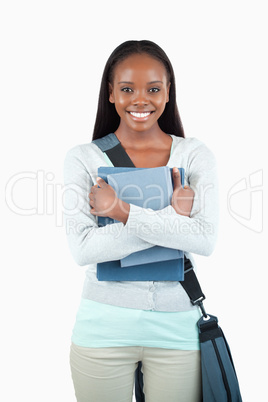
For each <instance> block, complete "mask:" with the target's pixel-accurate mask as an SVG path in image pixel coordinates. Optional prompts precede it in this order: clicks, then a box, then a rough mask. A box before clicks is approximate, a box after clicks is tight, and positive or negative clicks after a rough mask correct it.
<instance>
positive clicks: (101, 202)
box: [89, 177, 130, 224]
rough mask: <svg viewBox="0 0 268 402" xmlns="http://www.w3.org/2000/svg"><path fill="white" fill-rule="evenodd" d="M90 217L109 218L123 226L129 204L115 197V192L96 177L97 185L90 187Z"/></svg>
mask: <svg viewBox="0 0 268 402" xmlns="http://www.w3.org/2000/svg"><path fill="white" fill-rule="evenodd" d="M89 199H90V202H89V204H90V206H91V207H92V208H91V211H90V212H91V213H92V215H97V216H104V217H107V216H108V217H110V218H112V219H116V220H118V221H121V222H123V223H124V224H125V223H126V221H127V218H128V214H129V209H130V207H129V204H127V203H126V202H124V201H122V200H120V199H119V198H118V197H117V194H116V192H115V190H114V189H113V188H112V187H111V186H110V185H109V184H107V183H106V181H104V180H103V179H101V178H100V177H97V184H95V186H92V187H91V191H90V193H89Z"/></svg>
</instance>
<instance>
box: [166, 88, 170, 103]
mask: <svg viewBox="0 0 268 402" xmlns="http://www.w3.org/2000/svg"><path fill="white" fill-rule="evenodd" d="M169 90H170V83H169V84H168V87H167V101H166V103H168V101H169Z"/></svg>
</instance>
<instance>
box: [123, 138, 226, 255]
mask: <svg viewBox="0 0 268 402" xmlns="http://www.w3.org/2000/svg"><path fill="white" fill-rule="evenodd" d="M186 174H187V181H188V184H189V186H190V187H191V188H192V189H193V190H194V192H195V196H194V202H193V207H192V211H191V215H190V217H187V216H182V215H179V214H177V213H176V211H175V209H174V208H173V207H172V206H171V205H169V206H168V207H166V208H164V209H162V210H158V211H153V210H151V209H146V208H141V207H138V206H135V205H133V204H130V212H129V217H128V220H127V222H126V224H125V227H126V228H127V229H128V232H129V233H132V234H135V235H136V236H138V237H139V238H140V239H143V240H146V241H148V242H150V243H153V244H155V245H159V246H163V247H170V248H175V249H179V250H183V251H186V252H190V253H191V252H192V253H196V254H201V255H205V256H208V255H210V254H211V253H212V252H213V250H214V247H215V243H216V238H217V231H218V183H217V168H216V160H215V157H214V155H213V153H212V152H211V151H210V150H209V149H208V148H207V147H206V146H205V145H204V144H203V143H199V145H198V146H197V147H196V148H194V149H193V150H192V151H191V152H190V153H189V157H188V163H187V168H186Z"/></svg>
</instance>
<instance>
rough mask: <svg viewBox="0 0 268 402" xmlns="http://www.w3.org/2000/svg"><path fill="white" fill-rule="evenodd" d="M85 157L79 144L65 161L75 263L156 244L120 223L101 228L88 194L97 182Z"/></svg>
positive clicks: (112, 257)
mask: <svg viewBox="0 0 268 402" xmlns="http://www.w3.org/2000/svg"><path fill="white" fill-rule="evenodd" d="M89 157H90V155H89ZM83 159H84V158H83V153H82V151H80V146H76V147H74V148H72V149H70V150H69V151H68V152H67V154H66V156H65V160H64V192H63V194H64V196H63V197H64V199H63V205H64V208H63V214H64V226H65V232H66V235H67V240H68V244H69V248H70V251H71V254H72V256H73V258H74V260H75V261H76V263H77V264H78V265H87V264H93V263H98V262H104V261H113V260H119V259H121V258H124V257H126V256H127V255H129V254H131V253H133V252H136V251H141V250H145V249H148V248H150V247H153V244H151V243H148V242H147V241H146V240H144V239H142V238H140V237H139V236H137V235H136V234H135V233H130V232H129V230H128V227H126V226H125V225H124V224H123V223H121V222H120V223H113V224H111V225H107V226H104V227H98V224H97V217H96V216H94V215H92V214H91V213H90V209H91V207H90V204H89V197H88V196H89V193H90V188H91V187H92V186H93V185H94V183H93V180H92V176H91V173H90V172H89V171H88V170H87V168H86V166H85V164H84V162H83Z"/></svg>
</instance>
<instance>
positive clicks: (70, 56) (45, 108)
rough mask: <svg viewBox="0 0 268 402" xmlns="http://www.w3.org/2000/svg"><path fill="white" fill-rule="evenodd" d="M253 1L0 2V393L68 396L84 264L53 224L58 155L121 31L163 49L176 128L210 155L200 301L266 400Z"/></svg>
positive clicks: (262, 176)
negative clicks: (212, 193)
mask: <svg viewBox="0 0 268 402" xmlns="http://www.w3.org/2000/svg"><path fill="white" fill-rule="evenodd" d="M265 6H266V2H265V1H259V0H254V1H236V0H233V1H216V0H214V1H208V0H203V1H200V0H199V1H189V0H188V1H176V2H175V1H174V2H173V1H168V0H166V1H163V2H162V1H161V2H158V1H155V0H154V1H151V0H147V1H146V2H145V1H140V0H136V1H135V2H126V1H110V2H108V1H107V2H104V1H99V2H90V1H79V0H77V1H68V0H67V1H66V0H65V1H59V0H53V1H50V0H47V1H29V0H25V1H21V2H19V1H12V0H10V1H3V2H2V4H1V10H0V15H1V17H0V19H1V20H0V29H1V32H0V34H1V35H0V36H1V49H0V53H1V58H2V61H1V67H0V68H1V76H0V79H1V141H3V144H2V146H1V164H2V166H1V180H3V183H2V188H3V190H5V189H6V197H7V198H6V200H5V197H4V194H3V196H2V198H1V201H2V207H1V212H2V213H3V215H2V218H1V236H2V241H1V244H2V252H1V257H2V258H1V277H2V278H1V282H0V283H1V291H0V295H1V359H0V361H1V365H2V370H1V373H2V381H1V383H2V385H1V389H0V399H1V400H2V401H5V402H11V401H12V402H13V401H17V400H27V401H28V402H36V401H38V402H43V401H45V402H47V401H51V402H58V401H64V402H74V401H75V397H74V394H73V386H72V382H71V377H70V372H69V363H68V359H69V345H70V337H71V331H72V326H73V324H74V319H75V314H76V310H77V307H78V304H79V301H80V294H81V290H82V285H83V279H84V271H85V268H83V267H79V266H77V265H76V263H75V262H74V260H73V259H72V257H71V254H70V252H69V249H68V246H67V241H66V238H65V232H64V228H63V227H62V213H61V208H62V192H63V160H64V157H65V154H66V152H67V150H68V149H70V148H71V147H73V146H75V145H77V144H81V143H86V142H89V141H91V135H92V129H93V124H94V120H95V113H96V107H97V98H98V92H99V85H100V80H101V75H102V71H103V68H104V64H105V62H106V60H107V58H108V57H109V55H110V53H111V52H112V50H113V49H114V48H115V47H116V46H117V45H118V44H120V43H121V42H123V41H125V40H129V39H149V40H153V41H155V42H156V43H158V44H159V45H160V46H161V47H162V48H163V49H164V50H165V51H166V53H167V54H168V56H169V58H170V60H171V62H172V64H173V67H174V70H175V74H176V80H177V93H178V106H179V110H180V114H181V118H182V121H183V125H184V129H185V133H186V136H187V137H197V138H198V139H200V140H201V141H203V142H205V143H206V145H207V146H208V147H209V148H210V149H211V150H212V151H213V152H214V154H215V156H216V158H217V161H218V171H219V184H220V215H221V220H220V231H219V237H218V243H217V246H216V249H215V251H214V253H213V254H212V256H210V257H202V256H195V259H196V261H197V264H198V266H199V269H198V275H199V278H200V281H201V283H202V286H203V290H204V292H205V293H206V295H207V302H206V307H207V311H208V312H210V313H212V314H214V315H217V316H218V317H219V320H220V325H221V326H222V328H223V329H224V332H225V335H226V337H227V339H228V341H229V344H230V346H231V350H232V353H233V357H234V361H235V364H236V368H237V372H238V375H239V380H240V386H241V391H242V394H243V400H244V402H255V401H260V400H264V399H265V398H266V395H267V387H266V381H267V375H266V374H265V370H264V367H266V362H267V332H266V330H267V317H266V311H267V307H266V303H267V300H266V297H265V293H267V292H266V286H267V276H265V271H266V266H267V262H266V253H265V251H266V248H267V242H266V243H265V241H264V239H265V237H266V240H267V225H265V224H264V218H265V211H264V204H265V200H266V197H265V180H266V175H267V165H266V163H267V162H266V161H265V153H266V150H267V143H265V140H266V136H267V128H268V124H267V93H268V85H267V71H268V63H267V35H268V29H267V13H266V11H265ZM255 172H257V173H255ZM250 175H252V177H251V182H249V176H250ZM37 178H38V180H37ZM37 183H38V184H37ZM239 190H242V191H239ZM262 200H263V204H262ZM16 208H17V209H16ZM32 208H35V209H36V210H35V211H33V213H32V214H31V215H28V216H27V215H26V213H27V211H26V209H29V210H30V209H32ZM28 212H29V213H30V212H31V211H28ZM3 376H4V379H3Z"/></svg>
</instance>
